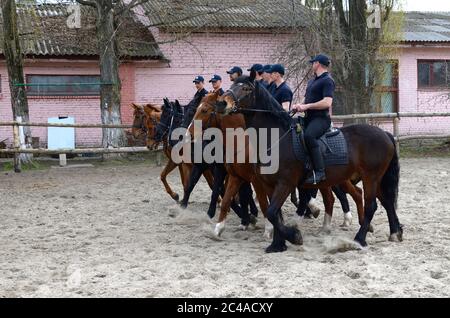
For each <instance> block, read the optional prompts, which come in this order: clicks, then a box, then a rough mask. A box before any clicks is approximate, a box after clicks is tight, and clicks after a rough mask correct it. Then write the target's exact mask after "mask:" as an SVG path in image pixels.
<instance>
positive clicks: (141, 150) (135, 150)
mask: <svg viewBox="0 0 450 318" xmlns="http://www.w3.org/2000/svg"><path fill="white" fill-rule="evenodd" d="M425 117H430V118H431V117H450V112H448V113H403V112H399V113H383V114H379V113H378V114H352V115H336V116H332V119H333V120H335V121H345V120H351V119H392V122H393V132H394V137H395V139H396V142H397V146H398V147H397V148H399V142H400V141H404V140H412V139H446V138H450V135H408V136H400V130H399V121H400V119H401V118H425ZM1 126H12V127H13V137H14V142H13V145H14V148H13V149H0V154H2V153H6V154H19V153H30V154H111V153H145V152H152V150H149V149H147V148H146V147H121V148H79V149H59V150H49V149H43V148H38V149H23V148H21V147H20V137H19V136H20V134H19V127H23V126H28V127H60V128H118V129H130V128H133V126H132V125H104V124H56V123H29V122H28V123H25V122H18V121H9V122H0V127H1ZM153 151H158V152H159V150H153Z"/></svg>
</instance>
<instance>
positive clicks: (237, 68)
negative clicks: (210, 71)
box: [227, 66, 242, 74]
mask: <svg viewBox="0 0 450 318" xmlns="http://www.w3.org/2000/svg"><path fill="white" fill-rule="evenodd" d="M234 73H239V74H242V68H240V67H239V66H233V67H232V68H231V69H230V70H229V71H227V74H234Z"/></svg>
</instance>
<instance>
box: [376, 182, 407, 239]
mask: <svg viewBox="0 0 450 318" xmlns="http://www.w3.org/2000/svg"><path fill="white" fill-rule="evenodd" d="M377 197H378V199H379V200H380V202H381V205H383V207H384V208H385V209H386V213H387V216H388V220H389V230H390V235H389V241H391V242H397V241H398V242H401V241H403V227H402V225H401V224H400V222H399V220H398V216H397V213H396V211H395V197H394V196H393V195H392V193H389V191H383V189H382V188H380V189H379V190H378V195H377Z"/></svg>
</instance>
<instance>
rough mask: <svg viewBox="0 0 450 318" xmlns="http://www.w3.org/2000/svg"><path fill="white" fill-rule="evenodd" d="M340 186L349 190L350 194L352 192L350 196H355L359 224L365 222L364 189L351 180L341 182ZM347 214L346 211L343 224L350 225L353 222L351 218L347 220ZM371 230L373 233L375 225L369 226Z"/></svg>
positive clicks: (346, 190)
mask: <svg viewBox="0 0 450 318" xmlns="http://www.w3.org/2000/svg"><path fill="white" fill-rule="evenodd" d="M340 188H341V189H342V190H343V191H345V192H347V193H348V194H350V196H351V197H352V198H353V201H355V204H356V210H357V211H358V221H359V225H362V224H363V221H364V205H363V197H362V190H361V188H359V187H357V186H355V185H353V183H351V181H350V180H348V181H346V182H344V183H342V184H340ZM347 215H348V213H346V214H345V215H344V224H343V226H344V227H345V226H350V224H351V219H350V220H347V218H346V217H347ZM369 232H372V233H373V227H372V225H370V226H369Z"/></svg>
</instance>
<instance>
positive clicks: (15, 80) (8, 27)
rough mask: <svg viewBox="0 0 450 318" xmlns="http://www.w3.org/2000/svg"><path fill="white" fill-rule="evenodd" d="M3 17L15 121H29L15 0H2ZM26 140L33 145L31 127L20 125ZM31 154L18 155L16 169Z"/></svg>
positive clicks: (23, 143) (25, 144) (27, 159)
mask: <svg viewBox="0 0 450 318" xmlns="http://www.w3.org/2000/svg"><path fill="white" fill-rule="evenodd" d="M1 5H2V17H3V52H4V55H5V59H6V64H7V68H8V76H9V88H10V91H11V106H12V112H13V118H14V120H15V121H24V122H28V121H29V111H28V99H27V95H26V90H25V86H24V85H23V83H25V79H24V75H23V56H22V51H21V48H20V44H19V43H20V42H19V34H18V31H17V13H16V3H15V1H14V0H2V1H1ZM20 130H21V131H22V132H23V135H24V140H21V147H24V146H25V147H27V148H30V147H31V129H30V127H20ZM30 158H31V156H29V155H26V154H21V155H16V160H15V170H16V172H20V162H26V161H29V160H30Z"/></svg>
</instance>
